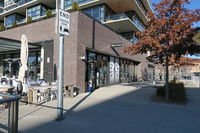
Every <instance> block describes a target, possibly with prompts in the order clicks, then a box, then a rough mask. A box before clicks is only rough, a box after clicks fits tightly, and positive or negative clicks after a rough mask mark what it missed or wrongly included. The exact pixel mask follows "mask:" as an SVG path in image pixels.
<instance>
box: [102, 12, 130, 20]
mask: <svg viewBox="0 0 200 133" xmlns="http://www.w3.org/2000/svg"><path fill="white" fill-rule="evenodd" d="M125 18H128V16H126V14H115V15H111V16H107V17H106V21H112V20H119V19H125Z"/></svg>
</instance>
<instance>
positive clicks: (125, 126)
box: [24, 84, 200, 133]
mask: <svg viewBox="0 0 200 133" xmlns="http://www.w3.org/2000/svg"><path fill="white" fill-rule="evenodd" d="M124 86H126V87H131V86H132V85H131V84H129V85H124ZM139 86H140V85H139ZM141 86H142V85H141ZM106 89H109V88H104V89H103V90H100V92H99V93H103V92H104V91H106ZM120 89H123V86H122V88H117V89H116V91H117V90H120ZM127 92H128V91H127ZM154 92H155V88H152V87H149V86H145V87H141V88H138V89H135V90H133V91H129V92H128V93H125V94H122V95H120V96H117V97H114V98H110V99H106V97H98V93H96V92H95V93H92V94H88V95H87V96H86V97H84V98H83V99H81V100H80V101H79V102H78V103H77V104H75V105H74V106H73V107H72V108H70V109H69V110H67V112H66V113H65V114H64V116H65V119H64V120H63V121H59V122H57V121H49V122H47V123H44V124H42V125H38V126H37V127H33V128H30V129H28V130H26V131H24V133H44V132H48V133H56V132H57V133H64V132H69V133H178V132H180V133H199V132H200V120H199V119H198V117H197V116H200V112H197V111H196V110H188V109H187V108H186V107H185V106H181V105H170V104H163V103H155V102H152V101H151V97H152V95H154ZM113 93H114V92H113ZM96 101H101V102H97V104H91V105H90V104H88V103H93V102H94V103H96ZM83 106H84V107H86V108H84V107H83Z"/></svg>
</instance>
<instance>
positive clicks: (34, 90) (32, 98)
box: [28, 85, 57, 104]
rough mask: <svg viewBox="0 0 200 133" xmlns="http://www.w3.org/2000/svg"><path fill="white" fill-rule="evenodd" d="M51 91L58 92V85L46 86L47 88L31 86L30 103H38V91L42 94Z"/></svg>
mask: <svg viewBox="0 0 200 133" xmlns="http://www.w3.org/2000/svg"><path fill="white" fill-rule="evenodd" d="M49 88H50V89H51V91H57V85H45V86H31V87H29V94H28V102H29V103H32V104H37V103H38V98H37V93H38V90H39V91H40V92H44V91H45V90H47V89H49Z"/></svg>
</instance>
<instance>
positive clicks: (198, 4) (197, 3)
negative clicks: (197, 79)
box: [150, 0, 200, 59]
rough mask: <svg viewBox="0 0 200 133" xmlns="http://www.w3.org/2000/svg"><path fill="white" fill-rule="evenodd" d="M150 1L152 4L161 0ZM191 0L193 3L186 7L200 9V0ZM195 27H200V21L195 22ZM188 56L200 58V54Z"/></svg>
mask: <svg viewBox="0 0 200 133" xmlns="http://www.w3.org/2000/svg"><path fill="white" fill-rule="evenodd" d="M150 1H151V5H152V4H153V3H158V2H159V1H161V0H150ZM190 2H191V3H190V4H189V5H186V7H187V8H188V9H192V10H195V9H200V0H190ZM152 8H153V6H152ZM194 27H200V22H198V23H196V24H194ZM187 57H190V58H197V59H200V56H195V55H193V56H190V55H188V56H187Z"/></svg>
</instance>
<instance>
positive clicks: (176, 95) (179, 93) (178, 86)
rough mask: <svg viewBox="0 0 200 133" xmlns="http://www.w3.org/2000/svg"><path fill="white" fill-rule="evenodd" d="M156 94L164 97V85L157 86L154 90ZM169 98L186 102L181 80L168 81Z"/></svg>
mask: <svg viewBox="0 0 200 133" xmlns="http://www.w3.org/2000/svg"><path fill="white" fill-rule="evenodd" d="M156 95H157V96H159V97H164V96H165V86H161V87H158V88H157V90H156ZM169 100H171V101H173V102H180V103H185V102H186V92H185V87H184V84H183V83H182V82H176V83H174V82H170V83H169Z"/></svg>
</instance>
